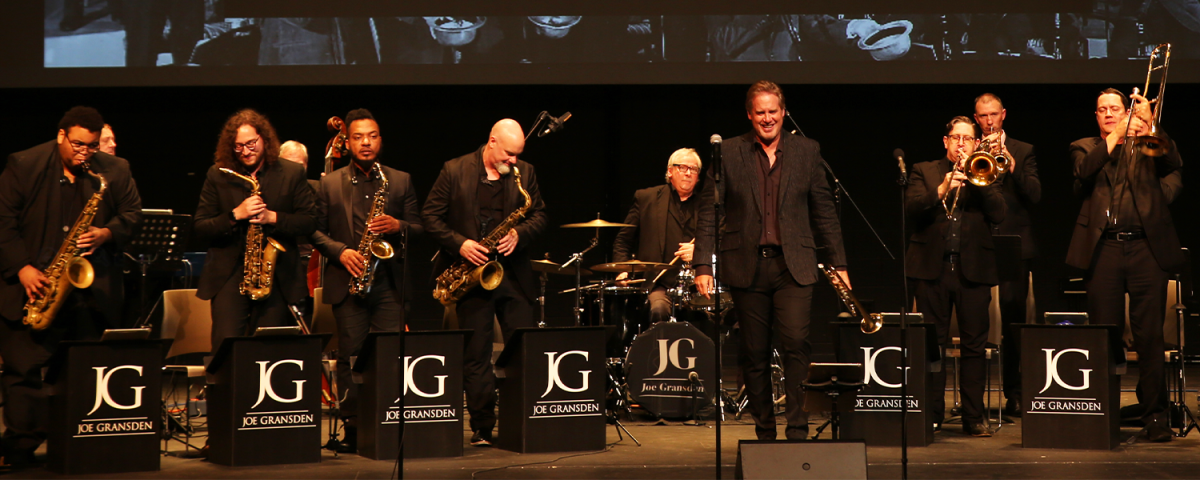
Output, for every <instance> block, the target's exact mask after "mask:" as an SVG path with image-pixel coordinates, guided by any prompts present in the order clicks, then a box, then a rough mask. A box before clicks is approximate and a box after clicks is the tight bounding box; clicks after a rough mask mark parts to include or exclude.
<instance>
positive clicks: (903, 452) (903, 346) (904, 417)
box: [896, 159, 941, 480]
mask: <svg viewBox="0 0 1200 480" xmlns="http://www.w3.org/2000/svg"><path fill="white" fill-rule="evenodd" d="M901 161H903V159H902V160H901ZM896 184H897V185H900V242H901V243H900V245H901V247H903V245H904V243H903V242H904V241H906V240H907V239H908V237H907V236H906V235H905V229H906V228H907V225H906V223H907V215H908V175H905V172H904V171H901V172H900V178H899V179H897V180H896ZM900 277H901V280H902V282H901V284H902V285H904V288H903V290H904V300H903V301H902V302H900V351H901V352H903V353H904V354H903V355H900V371H901V372H903V373H904V376H903V378H901V379H900V478H901V479H902V480H908V310H909V307H908V256H906V255H904V252H903V251H901V252H900ZM938 423H941V422H940V420H939V422H938ZM921 428H922V429H924V428H925V426H924V425H922V426H921Z"/></svg>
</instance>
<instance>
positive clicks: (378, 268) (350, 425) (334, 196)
mask: <svg viewBox="0 0 1200 480" xmlns="http://www.w3.org/2000/svg"><path fill="white" fill-rule="evenodd" d="M346 125H347V136H348V140H347V147H349V149H350V153H351V154H352V155H353V156H354V159H353V160H351V161H350V163H349V164H347V165H346V166H344V167H342V168H339V169H337V170H334V171H333V172H331V173H330V174H328V175H325V176H324V177H322V178H321V187H320V188H319V189H318V197H319V201H318V202H317V205H318V207H317V212H318V213H317V232H316V233H314V234H313V240H314V244H315V246H316V248H317V250H318V251H319V252H321V255H323V256H325V258H329V259H330V261H328V262H326V263H325V290H324V294H323V296H322V301H323V302H324V303H328V304H330V305H333V316H334V318H336V319H337V324H338V365H337V368H338V388H339V389H340V390H342V392H345V393H342V392H338V396H339V398H341V397H343V396H344V399H343V400H342V403H341V415H342V419H343V421H344V422H345V426H346V436H345V437H344V438H343V439H342V444H341V446H340V447H339V451H340V452H342V453H354V452H356V451H357V450H358V437H357V434H358V421H357V418H358V386H357V385H356V384H355V383H354V382H353V379H352V378H351V372H350V367H351V365H350V357H354V356H357V355H358V353H359V352H360V351H361V350H362V346H363V343H364V342H365V341H366V340H367V333H368V332H398V331H400V328H401V325H403V323H404V305H403V303H402V298H407V297H406V296H403V295H401V290H400V289H401V288H403V289H404V292H408V291H410V290H411V289H410V288H409V286H408V282H407V281H406V280H407V278H406V273H405V272H406V270H407V269H406V265H407V262H405V259H404V256H405V255H404V245H405V236H406V235H408V236H412V235H420V234H421V233H423V232H424V231H425V228H424V227H423V226H422V225H421V217H420V215H419V213H418V208H417V191H416V189H415V188H413V183H412V177H411V176H410V175H409V174H408V173H405V172H402V171H400V170H396V169H394V168H391V167H385V166H383V164H382V163H379V162H380V159H379V155H380V153H381V152H382V150H383V136H382V134H381V133H380V131H379V123H378V122H376V121H375V117H374V116H372V115H371V112H369V111H367V109H365V108H360V109H357V110H353V111H351V112H350V113H348V114H346ZM376 166H378V169H377V168H375V167H376ZM380 174H382V175H383V177H382V178H381V177H380ZM384 182H386V185H387V187H386V192H383V193H382V194H383V195H384V198H383V201H384V209H383V214H382V215H378V216H375V217H374V218H370V219H369V223H368V217H369V216H370V215H371V213H372V210H373V207H374V205H375V201H376V195H379V194H380V193H381V191H382V190H383V189H384V185H385V183H384ZM364 229H366V230H369V231H370V232H372V233H374V234H377V235H379V236H380V237H379V238H381V239H382V240H383V241H385V242H387V243H389V244H391V246H392V249H393V252H394V254H393V255H392V257H391V258H387V259H379V258H376V257H373V256H372V255H371V253H370V252H369V251H360V250H359V249H360V248H361V247H362V245H361V243H362V239H363V235H364V233H365V232H364V231H363V230H364ZM367 250H369V249H367ZM376 261H377V262H378V263H374V262H376ZM367 265H372V270H373V271H372V272H371V274H370V277H371V278H370V282H369V288H366V289H365V290H364V291H363V292H361V293H354V292H351V291H350V290H351V289H350V281H351V280H352V279H354V278H361V277H362V276H363V274H364V270H365V268H366V266H367ZM364 285H365V284H364Z"/></svg>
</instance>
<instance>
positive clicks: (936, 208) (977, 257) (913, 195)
mask: <svg viewBox="0 0 1200 480" xmlns="http://www.w3.org/2000/svg"><path fill="white" fill-rule="evenodd" d="M950 168H951V164H950V161H948V160H946V159H944V158H943V159H938V160H933V161H929V162H921V163H918V164H916V165H913V169H912V172H910V173H909V176H908V181H909V184H908V189H907V190H906V191H905V197H906V201H907V205H906V213H907V215H908V222H909V225H910V226H911V227H910V228H911V229H912V230H913V232H914V233H913V234H912V236H911V237H909V242H908V252H907V253H906V255H907V256H908V257H907V263H908V272H907V275H908V276H909V277H910V278H916V279H921V280H936V279H938V278H939V277H941V275H942V270H943V269H944V267H945V263H944V262H945V261H946V260H945V259H946V229H947V228H949V227H950V221H949V219H947V218H946V206H943V205H942V200H941V199H939V198H938V194H937V188H938V185H940V184H941V183H942V180H943V179H945V177H946V174H947V173H949V172H950ZM960 188H962V189H963V191H962V196H961V198H959V200H958V204H959V206H960V207H962V210H963V211H962V217H961V220H960V221H961V222H962V236H961V237H959V238H960V242H959V258H960V259H961V261H962V272H963V276H964V277H966V278H967V280H970V281H972V282H975V283H983V284H987V285H996V284H998V283H1000V279H999V276H998V275H997V273H996V252H995V247H994V245H993V244H992V232H991V229H990V228H989V227H988V224H998V223H1003V222H1004V217H1005V212H1006V210H1007V207H1006V206H1005V203H1004V197H1003V195H1002V194H1001V193H1000V186H999V185H996V184H994V183H993V184H992V185H989V186H986V187H976V186H974V185H971V184H969V183H968V184H965V185H963V186H962V187H960ZM953 201H954V190H951V191H950V192H949V193H948V194H947V195H946V205H950V204H951V202H953Z"/></svg>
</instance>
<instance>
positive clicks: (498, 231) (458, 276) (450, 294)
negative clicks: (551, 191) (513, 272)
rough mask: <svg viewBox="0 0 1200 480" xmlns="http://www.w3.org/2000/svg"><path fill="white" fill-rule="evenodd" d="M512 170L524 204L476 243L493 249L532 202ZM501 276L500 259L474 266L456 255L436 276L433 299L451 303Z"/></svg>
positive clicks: (496, 283) (514, 169)
mask: <svg viewBox="0 0 1200 480" xmlns="http://www.w3.org/2000/svg"><path fill="white" fill-rule="evenodd" d="M512 172H513V176H514V177H515V178H516V181H517V190H518V191H520V192H521V195H522V196H524V197H525V205H523V206H521V208H518V209H516V210H513V212H512V213H511V214H509V215H508V218H506V219H504V221H503V222H501V223H500V225H497V226H496V228H495V229H493V230H492V231H491V233H488V235H487V236H486V237H484V238H483V240H480V241H479V244H480V245H483V246H484V247H487V249H488V250H491V249H493V248H496V245H497V244H499V243H500V239H502V238H504V236H505V235H507V234H508V231H509V230H511V229H512V228H513V226H514V225H516V224H517V222H519V221H521V219H522V218H524V217H525V212H527V211H528V210H529V207H530V206H531V205H533V199H532V198H530V197H529V192H526V191H525V187H523V186H521V170H519V169H518V168H517V167H512ZM503 279H504V267H503V266H502V265H500V262H496V261H490V262H487V263H485V264H483V265H479V266H475V265H474V264H472V263H471V262H470V261H468V260H467V259H466V258H459V259H458V260H457V261H455V262H454V264H453V265H450V268H447V269H446V271H444V272H442V274H441V275H438V277H437V285H436V286H435V287H434V289H433V298H436V299H437V300H438V301H439V302H442V305H446V306H450V305H454V304H456V303H458V301H459V300H462V298H463V296H465V295H466V294H467V293H468V292H470V291H471V289H473V288H475V287H476V286H481V287H483V289H484V290H495V289H496V287H498V286H500V281H501V280H503Z"/></svg>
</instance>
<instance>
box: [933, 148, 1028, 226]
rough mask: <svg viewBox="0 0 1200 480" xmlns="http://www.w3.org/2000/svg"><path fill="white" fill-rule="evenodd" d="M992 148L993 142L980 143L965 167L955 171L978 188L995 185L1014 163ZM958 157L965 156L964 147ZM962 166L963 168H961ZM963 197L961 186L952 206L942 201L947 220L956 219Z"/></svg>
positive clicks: (958, 166)
mask: <svg viewBox="0 0 1200 480" xmlns="http://www.w3.org/2000/svg"><path fill="white" fill-rule="evenodd" d="M992 148H993V145H992V144H991V141H989V140H987V139H984V140H983V141H981V142H979V145H978V146H976V147H975V151H974V152H971V155H970V156H969V157H967V159H966V162H965V165H964V164H963V163H962V162H960V163H959V164H955V166H954V171H962V172H963V174H964V175H966V176H967V181H969V182H971V184H972V185H975V186H977V187H986V186H988V185H991V184H992V183H995V181H996V180H997V179H999V178H1000V175H1003V174H1004V173H1006V172H1008V170H1009V169H1010V168H1012V167H1011V165H1012V161H1011V160H1009V159H1008V157H1007V156H1005V155H1004V154H1003V153H996V154H992V152H991V150H992ZM958 155H959V158H962V157H963V156H965V154H964V152H963V151H962V147H959V150H958ZM960 165H962V166H961V167H960ZM960 168H961V170H960ZM961 195H962V187H961V186H960V187H958V188H957V189H955V190H954V203H952V204H951V205H950V206H946V199H944V198H943V199H942V208H945V209H946V218H954V210H955V209H956V208H958V199H959V197H960V196H961Z"/></svg>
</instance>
